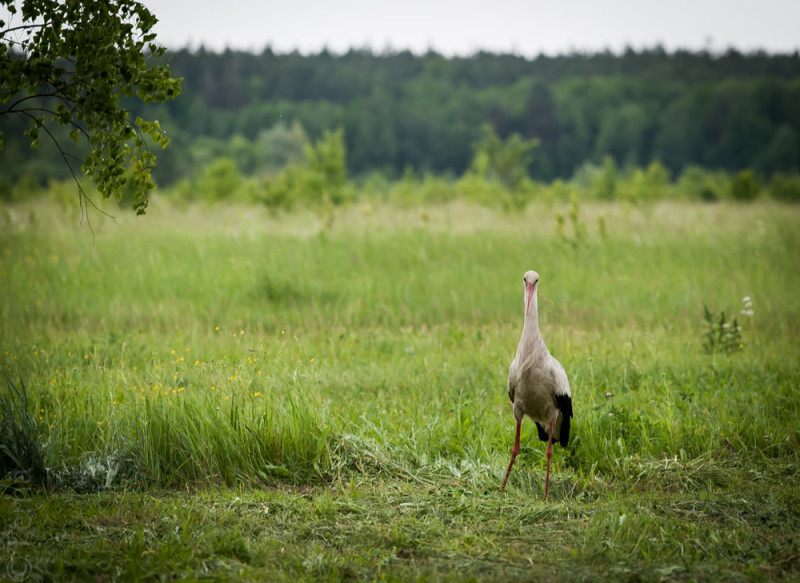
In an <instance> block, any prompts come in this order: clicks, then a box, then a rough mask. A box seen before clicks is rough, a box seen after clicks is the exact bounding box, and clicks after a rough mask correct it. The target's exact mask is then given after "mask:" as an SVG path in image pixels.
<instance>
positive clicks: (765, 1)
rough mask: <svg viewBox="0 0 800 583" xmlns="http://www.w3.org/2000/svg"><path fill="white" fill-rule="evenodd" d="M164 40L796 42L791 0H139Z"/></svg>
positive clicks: (511, 44)
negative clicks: (156, 21) (260, 0)
mask: <svg viewBox="0 0 800 583" xmlns="http://www.w3.org/2000/svg"><path fill="white" fill-rule="evenodd" d="M143 3H144V4H145V5H146V6H147V7H148V8H150V10H151V11H152V12H154V13H155V15H156V16H157V17H158V19H159V23H158V25H157V26H156V33H157V34H158V37H159V40H160V42H161V44H163V45H165V46H167V47H168V48H172V49H174V48H183V47H187V46H188V47H190V48H194V49H196V48H198V47H199V46H200V45H204V46H205V47H206V48H208V49H212V50H223V49H225V48H226V47H230V48H232V49H242V50H251V51H261V50H262V49H263V48H264V47H266V46H267V45H270V46H272V48H273V50H275V51H276V52H289V51H292V50H295V49H298V50H299V51H300V52H302V53H309V52H318V51H319V50H321V49H322V48H323V47H327V48H328V49H329V50H331V51H333V52H336V53H342V52H345V51H346V50H347V49H349V48H351V47H356V48H371V49H373V50H375V51H382V50H384V49H386V48H391V49H394V50H402V49H410V50H412V51H414V52H416V53H421V52H425V51H426V50H428V49H430V48H433V49H435V50H436V51H438V52H440V53H443V54H445V55H453V54H459V55H468V54H471V53H474V52H475V51H477V50H481V49H482V50H487V51H494V52H515V53H518V54H522V55H526V56H529V57H531V56H535V55H537V54H539V53H542V52H544V53H547V54H550V55H552V54H557V53H564V52H569V51H571V50H582V51H597V50H604V49H610V50H612V51H615V52H618V51H620V50H622V49H624V48H625V47H626V46H632V47H634V48H636V49H641V48H649V47H653V46H655V45H657V44H661V45H662V46H664V47H665V48H666V49H668V50H674V49H680V48H686V49H694V50H698V49H704V48H705V49H710V50H712V51H714V52H722V51H724V50H726V49H727V48H729V47H735V48H737V49H738V50H740V51H752V50H757V49H763V50H766V51H768V52H783V53H785V52H793V51H795V50H798V49H800V26H799V25H800V0H758V1H753V0H660V1H657V2H656V1H651V0H560V1H559V0H528V1H527V2H526V1H522V0H492V1H487V0H482V1H473V0H458V1H443V0H405V1H403V2H395V1H383V2H382V1H381V0H290V1H269V0H268V1H264V2H258V1H253V0H223V1H222V2H220V1H218V0H213V1H212V0H143Z"/></svg>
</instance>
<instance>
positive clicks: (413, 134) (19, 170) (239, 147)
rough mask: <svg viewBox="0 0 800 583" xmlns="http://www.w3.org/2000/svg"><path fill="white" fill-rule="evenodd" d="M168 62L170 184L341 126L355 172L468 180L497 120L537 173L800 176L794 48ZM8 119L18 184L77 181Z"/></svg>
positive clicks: (135, 106)
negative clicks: (176, 92)
mask: <svg viewBox="0 0 800 583" xmlns="http://www.w3.org/2000/svg"><path fill="white" fill-rule="evenodd" d="M167 59H168V63H169V66H170V68H171V69H172V71H173V74H174V75H175V76H177V77H183V90H182V94H181V96H180V97H179V98H178V99H176V100H174V101H171V102H168V103H166V104H158V105H142V104H141V103H137V102H134V101H131V102H129V107H130V108H131V109H132V110H133V111H135V112H137V113H140V114H142V115H144V116H145V117H147V118H149V119H158V120H159V121H160V122H161V125H162V127H164V128H165V129H166V130H167V132H168V134H169V136H170V137H171V138H172V143H171V144H170V146H169V147H168V148H167V149H166V150H165V151H163V152H158V166H157V168H156V171H155V172H154V176H155V178H156V180H157V182H158V183H159V184H160V185H161V186H169V185H171V184H174V183H176V182H177V181H179V180H180V179H182V178H192V177H193V176H194V175H196V174H197V173H199V172H202V171H204V169H205V168H206V167H207V166H208V165H209V164H210V163H211V162H212V161H214V160H215V159H219V158H223V157H224V158H226V159H230V160H233V161H235V163H236V166H237V167H238V170H239V172H241V173H242V174H243V175H245V176H268V175H275V174H276V173H277V172H279V171H280V170H281V169H282V168H284V167H285V166H286V165H287V164H288V163H291V162H295V161H302V160H303V159H304V152H305V151H306V149H307V144H308V143H310V142H313V141H314V140H317V139H319V138H320V137H321V136H322V135H323V133H324V132H325V131H326V130H331V131H333V130H336V129H339V128H341V129H342V131H343V139H344V145H345V147H346V152H347V154H346V155H347V162H346V163H347V172H348V174H349V175H350V176H356V177H358V176H367V175H375V174H378V173H379V174H380V175H382V176H385V177H387V178H389V179H396V178H399V177H401V176H403V175H404V173H405V174H408V172H410V171H413V172H414V173H415V174H416V175H423V174H435V175H440V176H444V177H447V176H461V175H462V174H463V173H464V172H465V171H466V170H467V169H468V168H469V166H470V164H471V163H472V162H473V160H474V157H475V147H476V146H475V145H476V143H477V142H478V141H479V140H481V139H482V136H484V135H485V124H489V125H490V126H491V127H492V128H493V129H494V131H495V132H496V134H497V136H499V137H500V138H501V139H508V138H509V137H510V136H512V135H513V134H518V135H519V136H520V137H521V138H523V139H525V140H535V142H529V143H530V144H531V145H532V144H533V143H536V144H537V145H536V146H535V147H532V150H531V152H530V153H529V158H528V159H526V160H527V162H528V174H529V176H530V177H531V178H533V179H534V180H538V181H552V180H554V179H557V178H561V179H569V178H572V177H573V176H575V175H576V172H578V171H579V170H580V169H581V168H582V167H583V166H584V165H586V164H602V163H603V161H604V160H608V158H609V157H610V159H612V160H613V161H614V162H615V163H616V165H617V166H619V167H622V168H625V167H644V166H647V165H648V164H649V163H650V162H652V161H659V162H660V163H661V164H663V166H664V167H665V168H666V169H667V170H668V171H669V172H670V173H671V175H672V176H673V177H677V176H678V175H679V174H680V173H681V172H683V171H684V170H685V169H686V168H688V167H690V166H701V167H704V168H706V169H712V170H726V171H739V170H743V169H746V168H749V169H752V170H753V171H754V172H755V173H756V175H757V176H761V177H764V178H768V177H770V176H772V175H773V174H775V173H792V172H796V171H798V170H800V55H798V54H797V53H794V54H791V55H770V54H765V53H753V54H742V53H739V52H736V51H733V50H731V51H728V52H727V53H724V54H721V55H712V54H709V53H706V52H684V51H679V52H667V51H665V50H662V49H660V48H656V49H652V50H645V51H640V52H638V51H633V50H628V51H626V52H624V53H623V54H612V53H609V52H604V53H597V54H570V55H563V56H557V57H548V56H539V57H537V58H535V59H528V58H524V57H521V56H516V55H509V54H491V53H482V52H481V53H476V54H474V55H473V56H470V57H455V58H446V57H443V56H441V55H439V54H436V53H433V52H429V53H427V54H424V55H414V54H412V53H410V52H407V51H404V52H391V53H383V54H375V53H373V52H370V51H365V50H351V51H349V52H347V53H346V54H343V55H335V54H331V53H329V52H327V51H322V52H321V53H319V54H316V55H308V56H305V55H301V54H299V53H291V54H276V53H274V52H273V51H271V50H270V49H267V50H265V51H263V52H262V53H260V54H253V53H247V52H236V51H225V52H222V53H214V52H209V51H206V50H203V49H200V50H197V51H190V50H179V51H176V52H172V53H170V54H169V55H168V56H167ZM0 126H2V127H0V130H2V131H3V132H4V134H5V148H4V149H3V150H2V151H0V164H1V165H2V169H3V171H2V180H4V181H5V182H6V184H9V183H16V182H18V181H19V180H20V179H23V178H25V177H26V176H27V177H28V178H27V180H31V177H33V179H35V180H36V181H39V182H44V181H46V180H47V179H49V178H51V177H56V178H64V177H66V176H68V171H67V169H66V167H65V165H64V161H63V160H62V158H61V157H60V155H59V154H58V152H57V151H56V150H55V149H54V148H52V147H49V146H48V145H47V144H45V143H44V141H43V146H42V148H41V150H40V151H36V150H33V151H32V150H31V149H30V148H29V146H28V141H27V138H26V136H24V135H23V133H22V132H23V131H24V129H25V126H24V123H23V122H22V120H17V119H13V116H2V115H0ZM56 134H57V135H61V134H59V133H58V131H56ZM62 137H64V138H66V136H62ZM64 141H65V142H66V141H67V140H64Z"/></svg>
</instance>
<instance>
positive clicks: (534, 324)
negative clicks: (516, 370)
mask: <svg viewBox="0 0 800 583" xmlns="http://www.w3.org/2000/svg"><path fill="white" fill-rule="evenodd" d="M525 307H526V311H525V322H524V323H523V325H522V337H521V338H520V339H519V346H518V347H517V355H518V356H521V357H525V356H528V355H534V354H536V353H538V352H539V351H540V350H541V349H542V348H544V350H547V348H546V347H544V341H543V340H542V334H541V332H539V303H538V301H537V299H536V292H533V293H531V294H530V299H528V297H527V296H526V301H525Z"/></svg>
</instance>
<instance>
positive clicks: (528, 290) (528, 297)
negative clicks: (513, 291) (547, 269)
mask: <svg viewBox="0 0 800 583" xmlns="http://www.w3.org/2000/svg"><path fill="white" fill-rule="evenodd" d="M532 295H533V284H532V283H529V284H527V285H526V286H525V315H526V316H527V315H528V310H529V309H530V307H531V296H532Z"/></svg>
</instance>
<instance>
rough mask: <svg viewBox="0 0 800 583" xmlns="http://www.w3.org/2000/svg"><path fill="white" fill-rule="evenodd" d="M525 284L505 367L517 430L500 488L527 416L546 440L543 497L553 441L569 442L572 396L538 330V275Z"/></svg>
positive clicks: (529, 275) (528, 274) (533, 274)
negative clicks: (515, 339)
mask: <svg viewBox="0 0 800 583" xmlns="http://www.w3.org/2000/svg"><path fill="white" fill-rule="evenodd" d="M523 281H524V284H525V322H524V324H523V327H522V337H521V338H520V341H519V346H518V347H517V355H516V357H515V358H514V360H513V362H512V363H511V367H510V368H509V370H508V397H509V399H511V402H512V403H513V405H514V419H516V421H517V433H516V439H515V441H514V448H513V449H512V450H511V462H510V463H509V464H508V470H507V471H506V477H505V480H503V487H502V488H501V490H503V489H504V488H505V485H506V481H507V480H508V475H509V474H510V473H511V467H512V466H513V465H514V459H515V458H516V456H517V453H518V451H519V435H520V426H521V424H522V419H523V418H524V417H525V416H526V415H527V416H528V417H530V418H531V419H533V421H534V422H535V423H536V427H537V430H538V432H539V439H541V440H542V441H547V442H548V445H547V478H546V481H545V498H547V492H548V489H549V484H550V458H551V456H552V442H553V441H554V440H555V441H557V442H558V443H560V444H561V445H562V446H564V447H566V445H567V443H568V442H569V424H570V418H571V417H572V395H571V393H570V390H569V381H568V380H567V373H566V372H565V371H564V367H563V366H561V363H560V362H558V360H556V359H555V358H554V357H553V356H552V355H551V354H550V352H549V351H548V350H547V346H546V345H545V343H544V340H543V339H542V334H541V332H540V331H539V306H538V299H537V292H538V284H539V274H537V273H536V272H535V271H528V272H526V273H525V276H524V278H523Z"/></svg>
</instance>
